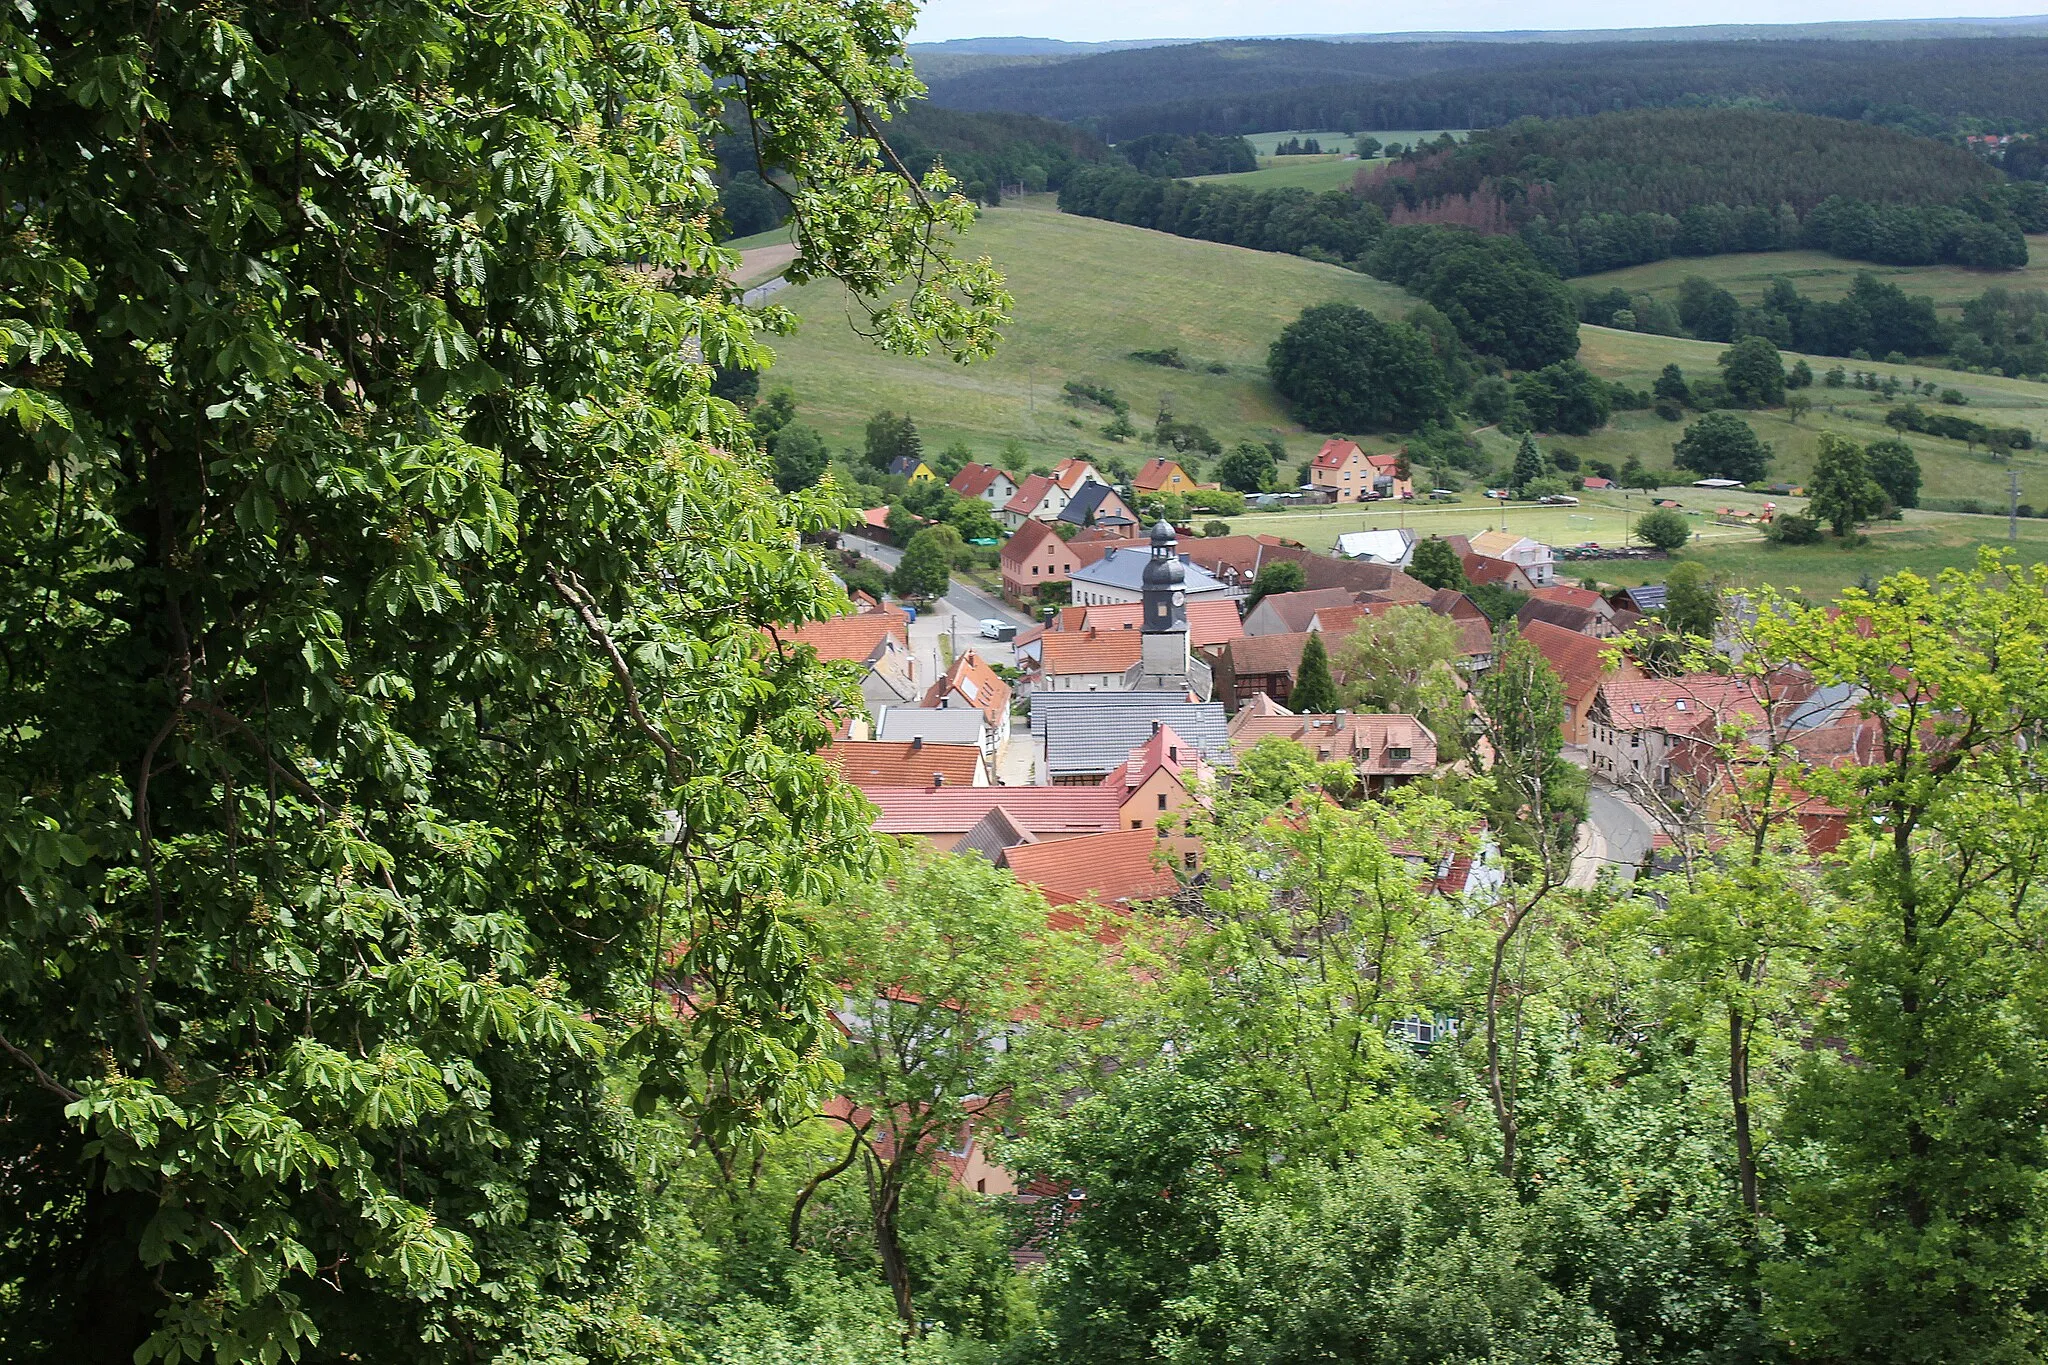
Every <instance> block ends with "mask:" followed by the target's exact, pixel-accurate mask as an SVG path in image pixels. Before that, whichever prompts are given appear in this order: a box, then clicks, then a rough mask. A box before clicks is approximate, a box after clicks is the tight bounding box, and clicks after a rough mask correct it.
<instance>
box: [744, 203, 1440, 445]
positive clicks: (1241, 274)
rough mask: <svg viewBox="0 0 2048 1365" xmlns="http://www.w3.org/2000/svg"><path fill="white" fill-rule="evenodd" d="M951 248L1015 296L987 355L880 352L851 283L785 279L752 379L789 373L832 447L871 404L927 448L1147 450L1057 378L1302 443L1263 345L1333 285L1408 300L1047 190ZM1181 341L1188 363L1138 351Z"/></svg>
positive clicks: (1143, 409) (1335, 272)
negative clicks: (1117, 437)
mask: <svg viewBox="0 0 2048 1365" xmlns="http://www.w3.org/2000/svg"><path fill="white" fill-rule="evenodd" d="M962 245H963V247H964V249H966V250H967V251H970V252H973V253H977V254H978V253H981V252H987V253H988V254H989V255H990V256H992V257H993V258H994V259H995V262H996V265H997V266H998V267H1000V268H1001V269H1002V270H1003V272H1004V274H1005V275H1006V277H1007V279H1008V283H1009V287H1010V290H1011V292H1012V293H1013V294H1014V295H1015V296H1016V308H1015V320H1014V321H1013V322H1012V323H1011V325H1010V326H1009V327H1007V328H1005V329H1004V341H1003V344H1002V346H1001V347H1000V348H999V349H998V350H997V352H996V355H995V358H994V359H992V360H988V361H984V362H981V363H978V364H974V365H967V366H962V365H956V364H954V363H952V362H951V361H948V360H944V359H940V358H938V357H932V358H929V359H923V360H911V359H905V358H902V357H898V356H889V355H884V354H882V353H881V352H879V351H877V350H876V349H875V348H874V347H873V346H872V345H871V344H869V343H868V342H866V341H864V340H863V339H861V338H860V337H857V336H855V335H854V334H853V332H852V330H851V329H850V328H848V326H847V323H846V317H847V306H848V305H847V297H846V291H845V290H844V289H842V288H840V287H839V286H838V285H837V284H835V283H833V282H831V281H829V280H824V281H817V282H814V283H811V284H806V285H802V286H799V287H797V288H792V289H787V290H784V291H783V292H782V293H780V294H777V295H776V296H775V301H776V302H777V303H784V304H788V305H789V306H790V307H792V308H794V309H795V310H796V311H797V312H798V313H799V314H800V315H801V316H802V317H803V319H804V326H803V327H802V328H801V329H799V330H798V331H797V332H796V334H795V335H793V336H788V337H782V338H778V339H776V340H775V341H774V342H773V343H772V344H773V346H774V349H775V352H776V357H777V358H776V362H775V368H774V369H773V370H771V371H770V372H769V373H767V374H765V375H763V376H762V377H761V382H762V387H763V389H764V390H768V389H774V388H776V387H778V386H785V385H786V386H788V387H790V388H792V389H793V390H794V391H795V393H796V400H797V409H798V412H799V414H800V418H801V420H802V421H804V422H805V423H807V424H809V425H811V426H814V427H816V428H817V429H818V430H819V431H821V432H823V433H824V435H825V437H826V439H827V440H828V441H830V442H831V443H832V445H833V447H834V448H835V449H839V448H843V447H854V448H858V447H859V445H860V442H861V435H862V428H863V426H864V424H865V423H866V422H867V419H868V418H869V417H870V416H871V415H872V414H874V413H875V412H877V411H879V410H881V409H883V408H888V409H891V410H892V411H895V412H908V413H910V414H911V415H912V416H913V417H914V418H916V420H917V424H918V427H919V429H920V430H921V431H922V432H923V434H924V442H925V448H926V449H927V450H932V451H936V450H939V449H942V448H943V447H945V446H946V445H948V444H949V443H951V442H953V441H956V440H958V441H964V442H966V443H967V445H968V447H969V448H970V449H971V450H973V451H974V453H975V456H976V458H978V459H994V460H997V461H998V462H1007V461H1008V460H1011V459H1015V458H1017V457H1015V456H1005V455H1004V454H1003V451H1004V447H1005V446H1006V445H1008V444H1009V443H1011V442H1016V443H1017V444H1018V445H1019V446H1020V447H1021V448H1022V451H1023V455H1022V458H1021V459H1018V463H1021V464H1024V465H1026V466H1029V465H1031V464H1034V463H1039V462H1050V461H1054V460H1058V459H1060V458H1062V457H1063V456H1067V455H1086V456H1088V457H1089V458H1091V459H1095V460H1102V461H1107V460H1111V459H1117V458H1121V459H1122V460H1123V461H1125V462H1127V463H1129V464H1131V465H1132V466H1134V467H1135V466H1136V465H1137V464H1140V463H1142V462H1143V461H1144V460H1145V458H1146V457H1147V456H1148V455H1150V454H1152V453H1154V452H1153V449H1152V447H1149V446H1145V445H1141V444H1139V443H1138V442H1137V441H1135V440H1130V441H1125V442H1122V443H1118V442H1115V441H1112V440H1110V439H1108V438H1106V437H1105V436H1104V435H1103V434H1102V427H1103V426H1104V424H1105V423H1107V422H1108V421H1109V419H1110V416H1111V414H1110V412H1109V411H1108V410H1106V409H1104V408H1102V407H1100V406H1098V405H1093V404H1089V405H1084V406H1079V407H1077V406H1074V405H1073V404H1071V403H1068V402H1065V401H1062V398H1061V393H1062V386H1063V385H1064V384H1066V383H1067V382H1069V381H1072V382H1076V383H1082V384H1087V385H1092V386H1096V387H1098V388H1105V389H1110V390H1114V391H1115V392H1116V394H1117V395H1118V396H1119V397H1120V398H1121V399H1122V400H1123V401H1124V402H1125V403H1127V404H1129V406H1130V414H1131V420H1132V421H1133V422H1134V423H1135V424H1137V425H1138V426H1140V427H1144V428H1148V429H1149V428H1150V427H1151V426H1152V423H1153V420H1154V418H1155V416H1156V415H1157V413H1158V412H1159V409H1160V407H1161V406H1162V404H1164V405H1168V406H1170V407H1171V408H1172V410H1173V412H1174V414H1175V416H1176V417H1177V418H1179V419H1180V420H1182V421H1186V422H1193V423H1198V424H1200V425H1202V426H1204V427H1206V428H1207V429H1208V430H1209V431H1211V432H1212V433H1214V434H1215V435H1216V437H1217V438H1219V439H1220V440H1222V441H1223V442H1225V444H1226V445H1228V444H1230V443H1233V442H1236V441H1238V440H1240V439H1245V438H1256V439H1259V440H1267V439H1270V438H1273V437H1276V436H1277V437H1280V438H1283V439H1285V440H1287V441H1288V443H1289V448H1290V449H1291V450H1294V451H1296V452H1298V453H1297V455H1296V458H1297V459H1300V458H1306V456H1307V453H1308V452H1309V451H1310V450H1312V449H1313V444H1314V442H1313V440H1312V439H1311V438H1309V437H1308V436H1306V435H1304V434H1303V433H1302V430H1301V428H1300V427H1299V426H1298V425H1296V424H1295V423H1294V421H1293V420H1292V419H1291V418H1289V417H1288V415H1287V413H1286V411H1285V410H1284V409H1283V407H1282V406H1281V403H1280V400H1279V396H1278V395H1277V394H1275V393H1274V392H1273V388H1272V386H1271V385H1270V384H1269V383H1267V381H1266V351H1267V348H1268V347H1270V346H1271V345H1272V343H1273V338H1274V337H1276V336H1277V335H1279V332H1280V329H1281V328H1282V327H1284V326H1286V325H1287V324H1288V323H1289V322H1292V321H1293V320H1294V318H1295V317H1296V316H1297V315H1298V314H1299V313H1300V312H1301V310H1302V309H1303V308H1305V307H1307V306H1309V305H1310V304H1316V303H1326V302H1329V301H1331V300H1342V301H1344V302H1347V303H1356V304H1359V305H1361V306H1363V307H1366V308H1370V309H1373V310H1374V311H1376V312H1382V313H1385V314H1387V315H1390V316H1399V315H1400V314H1402V313H1404V312H1406V311H1407V310H1408V309H1409V308H1411V307H1413V306H1414V303H1415V300H1413V299H1412V298H1409V297H1408V296H1407V295H1405V294H1403V293H1401V291H1399V290H1397V289H1395V288H1393V287H1392V286H1390V285H1385V284H1382V283H1380V282H1379V281H1378V280H1374V279H1371V278H1368V277H1367V276H1364V275H1361V274H1358V273H1357V272H1355V271H1350V270H1344V269H1340V268H1339V267H1336V266H1331V265H1319V264H1317V263H1316V262H1314V261H1305V260H1302V259H1301V258H1299V257H1296V256H1281V255H1274V254H1269V253H1264V252H1257V251H1243V250H1239V249H1237V248H1235V247H1228V246H1218V245H1215V244H1213V243H1209V242H1190V241H1182V240H1179V239H1177V238H1173V237H1165V236H1161V235H1160V234H1158V233H1152V232H1138V231H1135V230H1133V229H1131V228H1127V227H1120V226H1118V225H1116V224H1114V223H1105V222H1098V221H1096V220H1093V219H1088V218H1076V217H1073V216H1071V215H1067V214H1061V213H1055V212H1052V211H1051V208H1050V206H1049V205H1047V204H1045V203H1044V202H1043V201H1024V203H1023V206H1015V205H1005V206H1004V207H1002V208H999V209H990V210H987V211H985V212H984V213H983V214H982V216H981V220H980V221H979V222H977V223H976V224H975V226H974V228H973V230H972V231H971V232H970V233H969V234H968V235H967V237H966V239H965V241H964V242H963V244H962ZM1169 350H1172V351H1177V352H1179V354H1180V356H1181V357H1182V358H1183V366H1184V367H1176V366H1170V365H1160V364H1156V363H1148V362H1147V361H1144V360H1140V359H1137V358H1135V357H1134V356H1133V354H1132V353H1133V352H1134V351H1147V352H1163V351H1169Z"/></svg>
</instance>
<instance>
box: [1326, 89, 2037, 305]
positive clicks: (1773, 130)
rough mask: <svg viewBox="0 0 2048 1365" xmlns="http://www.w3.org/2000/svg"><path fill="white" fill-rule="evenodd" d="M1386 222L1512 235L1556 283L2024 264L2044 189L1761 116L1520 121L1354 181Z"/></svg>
mask: <svg viewBox="0 0 2048 1365" xmlns="http://www.w3.org/2000/svg"><path fill="white" fill-rule="evenodd" d="M1358 188H1359V192H1360V193H1361V194H1362V195H1363V196H1364V197H1365V198H1367V199H1369V200H1371V201H1372V202H1373V203H1376V204H1378V205H1379V206H1380V207H1381V208H1382V209H1383V210H1385V211H1386V213H1387V215H1388V218H1389V220H1390V221H1392V222H1395V223H1416V222H1449V223H1461V224H1465V225H1468V226H1473V227H1480V228H1483V229H1488V230H1492V231H1520V232H1522V233H1523V234H1524V237H1525V240H1527V241H1528V242H1529V243H1530V245H1531V246H1532V247H1533V248H1534V249H1536V250H1537V251H1538V253H1539V254H1541V255H1543V256H1544V258H1545V259H1546V260H1548V261H1549V262H1550V263H1551V264H1552V265H1553V266H1554V267H1555V268H1556V269H1557V270H1558V271H1559V273H1561V274H1566V275H1575V274H1580V273H1593V272H1597V271H1601V270H1611V269H1615V268H1617V267H1620V266H1624V265H1636V264H1640V263H1641V262H1644V261H1651V260H1660V259H1663V258H1664V257H1667V256H1673V255H1678V256H1707V255H1714V254H1718V253H1720V252H1724V251H1774V250H1782V249H1787V248H1790V247H1795V246H1802V245H1803V246H1811V247H1816V248H1818V249H1820V250H1823V251H1829V252H1832V253H1833V254H1835V255H1838V256H1844V257H1847V258H1850V259H1855V260H1872V261H1879V262H1882V263H1885V264H1895V265H1926V264H1932V263H1934V262H1952V263H1954V264H1958V265H1968V266H1974V267H1978V268H1992V269H1995V268H2001V267H2011V266H2020V265H2024V264H2026V260H2027V246H2026V242H2025V240H2024V237H2023V236H2022V234H2023V233H2025V232H2040V231H2048V189H2044V188H2043V187H2041V186H2038V185H2018V184H2007V183H2005V182H2004V180H2003V177H2001V176H2000V174H1999V173H1998V171H1997V170H1996V169H1994V168H1993V167H1991V166H1990V165H1988V164H1987V163H1985V162H1984V161H1982V160H1980V159H1979V158H1977V157H1976V156H1973V155H1972V154H1970V153H1969V152H1966V151H1962V150H1960V149H1957V148H1951V147H1947V146H1944V145H1942V144H1940V143H1937V142H1934V141H1932V140H1930V139H1927V138H1920V137H1912V136H1909V135H1906V134H1903V133H1899V132H1895V131H1893V130H1890V129H1884V128H1877V127H1873V126H1871V125H1869V124H1860V123H1851V122H1848V121H1846V120H1841V119H1826V118H1816V117H1812V116H1810V115H1805V114H1792V113H1786V112H1783V111H1777V110H1762V109H1682V110H1681V109H1665V110H1639V111H1634V112H1629V113H1614V114H1601V115H1597V116H1595V117H1593V118H1588V119H1554V120H1535V119H1529V120H1522V121H1518V122H1516V123H1514V124H1512V125H1510V126H1508V127H1507V128H1504V129H1499V130H1495V131H1492V132H1483V133H1477V134H1474V135H1473V136H1472V137H1471V138H1470V139H1469V140H1468V141H1466V142H1464V143H1460V144H1457V145H1455V146H1444V147H1438V148H1435V149H1432V150H1431V151H1429V152H1428V153H1426V154H1424V155H1420V156H1413V155H1411V156H1409V157H1405V158H1403V159H1401V160H1399V161H1395V162H1391V163H1387V164H1385V165H1382V166H1378V167H1375V168H1373V169H1371V170H1368V171H1362V172H1361V173H1360V176H1359V185H1358Z"/></svg>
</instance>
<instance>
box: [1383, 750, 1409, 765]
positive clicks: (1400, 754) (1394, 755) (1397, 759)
mask: <svg viewBox="0 0 2048 1365" xmlns="http://www.w3.org/2000/svg"><path fill="white" fill-rule="evenodd" d="M1408 752H1409V751H1408V750H1406V749H1402V748H1398V747H1395V746H1389V747H1388V749H1387V761H1388V762H1390V763H1406V762H1407V761H1408Z"/></svg>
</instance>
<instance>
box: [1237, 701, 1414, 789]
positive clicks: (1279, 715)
mask: <svg viewBox="0 0 2048 1365" xmlns="http://www.w3.org/2000/svg"><path fill="white" fill-rule="evenodd" d="M1276 736H1277V737H1278V738H1281V739H1291V740H1293V741H1294V742H1295V743H1297V744H1302V745H1306V746H1307V747H1308V748H1309V749H1310V750H1311V751H1312V752H1313V753H1314V754H1315V755H1316V757H1317V758H1319V759H1324V760H1335V761H1341V762H1355V763H1356V764H1357V765H1358V767H1359V769H1360V771H1362V772H1365V773H1367V774H1370V775H1375V776H1388V777H1423V776H1427V775H1428V774H1430V773H1433V772H1435V771H1436V759H1437V742H1436V734H1435V732H1433V731H1432V730H1431V729H1430V728H1429V727H1428V726H1427V725H1424V724H1423V723H1422V722H1421V721H1419V720H1417V719H1416V718H1415V717H1414V716H1409V715H1402V714H1400V713H1396V712H1361V713H1356V714H1354V713H1349V712H1340V713H1338V714H1335V715H1301V716H1297V715H1294V714H1292V713H1290V712H1288V711H1287V710H1286V709H1285V708H1284V707H1281V706H1279V705H1277V704H1269V705H1268V706H1265V707H1260V708H1257V709H1254V708H1252V707H1249V706H1247V707H1246V708H1245V709H1244V710H1242V711H1240V712H1238V713H1237V715H1236V716H1235V717H1234V718H1232V720H1231V722H1230V747H1231V748H1232V749H1234V750H1236V751H1238V752H1239V753H1242V752H1243V751H1244V750H1246V749H1248V748H1250V747H1251V746H1252V745H1254V744H1256V743H1258V742H1259V741H1260V740H1262V739H1269V738H1273V737H1276ZM1396 750H1401V751H1404V752H1405V756H1404V757H1400V758H1396V757H1394V756H1393V755H1394V752H1395V751H1396Z"/></svg>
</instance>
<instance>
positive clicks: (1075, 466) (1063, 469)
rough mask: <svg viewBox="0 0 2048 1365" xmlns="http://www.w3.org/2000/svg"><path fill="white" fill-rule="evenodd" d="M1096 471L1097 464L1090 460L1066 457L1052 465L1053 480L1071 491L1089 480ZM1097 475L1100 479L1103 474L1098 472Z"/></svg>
mask: <svg viewBox="0 0 2048 1365" xmlns="http://www.w3.org/2000/svg"><path fill="white" fill-rule="evenodd" d="M1094 473H1095V466H1094V465H1092V464H1090V463H1088V461H1086V460H1075V459H1066V460H1061V461H1060V462H1059V463H1058V464H1056V465H1054V466H1053V467H1052V481H1053V482H1054V483H1056V484H1058V485H1059V486H1060V487H1061V488H1064V489H1066V490H1067V491H1068V492H1069V493H1071V492H1073V491H1074V490H1075V489H1076V488H1079V487H1080V486H1081V485H1082V484H1083V483H1085V482H1087V479H1088V476H1089V475H1090V474H1094ZM1096 477H1097V478H1098V479H1099V478H1101V477H1102V476H1101V475H1099V474H1096ZM1105 482H1106V481H1105Z"/></svg>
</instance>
